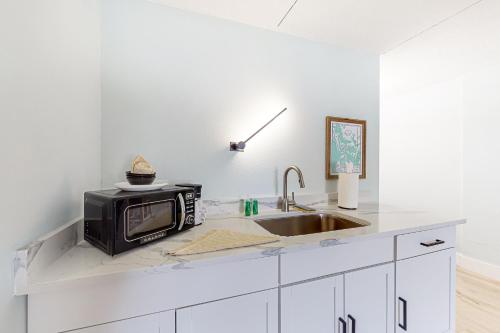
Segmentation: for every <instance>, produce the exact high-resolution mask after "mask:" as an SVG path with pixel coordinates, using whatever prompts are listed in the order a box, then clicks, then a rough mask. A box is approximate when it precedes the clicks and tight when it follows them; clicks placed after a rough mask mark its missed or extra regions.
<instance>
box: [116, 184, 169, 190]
mask: <svg viewBox="0 0 500 333" xmlns="http://www.w3.org/2000/svg"><path fill="white" fill-rule="evenodd" d="M167 185H168V183H153V184H150V185H130V184H129V183H128V182H121V183H116V184H115V187H116V188H119V189H120V190H122V191H131V192H140V191H154V190H159V189H161V188H162V187H165V186H167Z"/></svg>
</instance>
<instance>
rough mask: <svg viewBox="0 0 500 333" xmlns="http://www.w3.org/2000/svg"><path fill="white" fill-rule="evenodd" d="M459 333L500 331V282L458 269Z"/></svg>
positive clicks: (498, 332) (492, 332)
mask: <svg viewBox="0 0 500 333" xmlns="http://www.w3.org/2000/svg"><path fill="white" fill-rule="evenodd" d="M457 333H500V282H499V281H493V280H488V279H486V278H483V277H481V276H479V275H475V274H473V273H470V272H467V271H464V270H462V269H460V268H458V270H457Z"/></svg>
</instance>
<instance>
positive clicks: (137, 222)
mask: <svg viewBox="0 0 500 333" xmlns="http://www.w3.org/2000/svg"><path fill="white" fill-rule="evenodd" d="M194 202H195V193H194V191H193V189H192V188H185V187H177V186H172V187H165V188H163V189H160V190H155V191H148V192H126V191H121V190H102V191H92V192H85V194H84V239H85V240H86V241H87V242H89V243H90V244H92V245H94V246H96V247H97V248H99V249H101V250H102V251H104V252H106V253H107V254H109V255H112V256H113V255H115V254H119V253H122V252H125V251H128V250H131V249H133V248H136V247H139V246H142V245H144V244H147V243H150V242H153V241H156V240H159V239H163V238H165V237H168V236H170V235H173V234H176V233H178V232H181V231H184V230H187V229H189V228H192V227H193V226H194V214H195V211H194V210H195V204H194Z"/></svg>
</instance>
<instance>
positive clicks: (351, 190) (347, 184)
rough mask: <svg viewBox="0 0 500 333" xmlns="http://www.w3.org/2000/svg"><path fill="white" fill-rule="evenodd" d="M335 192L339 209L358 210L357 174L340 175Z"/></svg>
mask: <svg viewBox="0 0 500 333" xmlns="http://www.w3.org/2000/svg"><path fill="white" fill-rule="evenodd" d="M337 192H338V201H339V203H338V205H339V207H340V208H347V209H356V208H358V198H359V173H340V174H339V183H338V191H337Z"/></svg>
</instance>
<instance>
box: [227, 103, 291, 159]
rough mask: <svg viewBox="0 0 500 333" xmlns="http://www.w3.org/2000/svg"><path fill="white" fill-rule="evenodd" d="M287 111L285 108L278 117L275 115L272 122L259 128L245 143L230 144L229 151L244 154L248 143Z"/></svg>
mask: <svg viewBox="0 0 500 333" xmlns="http://www.w3.org/2000/svg"><path fill="white" fill-rule="evenodd" d="M286 110H287V108H284V109H283V110H281V111H280V112H279V113H278V114H277V115H275V116H274V117H273V118H272V119H271V120H269V121H268V122H267V123H265V124H264V126H262V127H261V128H259V129H258V130H257V131H256V132H255V133H253V134H252V135H250V137H249V138H248V139H246V140H245V141H240V142H232V141H231V142H230V143H229V150H230V151H238V152H242V151H245V146H246V144H247V142H248V141H250V139H252V138H253V137H254V136H256V135H257V133H259V132H260V131H262V130H263V129H264V128H265V127H266V126H267V125H269V124H270V123H272V122H273V121H274V119H276V118H278V117H279V116H281V115H282V114H283V113H284V112H285V111H286Z"/></svg>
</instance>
